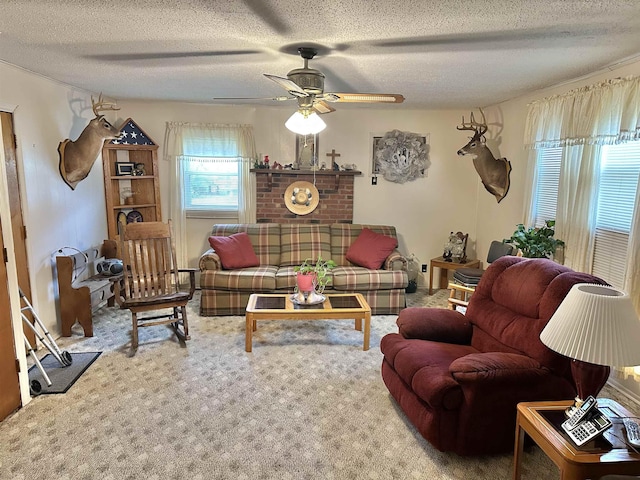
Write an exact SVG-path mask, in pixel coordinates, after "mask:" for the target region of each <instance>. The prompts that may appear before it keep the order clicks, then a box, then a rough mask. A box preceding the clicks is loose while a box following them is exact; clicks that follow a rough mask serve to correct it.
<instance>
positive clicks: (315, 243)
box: [276, 224, 331, 267]
mask: <svg viewBox="0 0 640 480" xmlns="http://www.w3.org/2000/svg"><path fill="white" fill-rule="evenodd" d="M280 252H281V253H280V263H279V264H276V265H281V266H285V267H286V266H290V265H300V264H301V263H302V262H304V261H305V260H306V259H307V258H311V259H313V260H314V261H315V260H317V259H318V257H319V256H320V257H322V258H323V259H325V260H330V259H331V226H330V225H310V224H282V225H281V226H280Z"/></svg>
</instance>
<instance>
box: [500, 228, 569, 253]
mask: <svg viewBox="0 0 640 480" xmlns="http://www.w3.org/2000/svg"><path fill="white" fill-rule="evenodd" d="M555 225H556V222H555V220H547V221H546V222H545V225H544V227H529V228H525V226H524V225H523V224H521V223H520V224H518V225H517V228H516V231H515V232H513V235H511V238H505V239H504V240H503V242H505V243H510V244H512V245H514V246H515V247H516V248H517V249H519V250H520V251H521V252H522V256H523V257H527V258H550V257H551V256H552V255H553V254H554V253H555V251H556V248H558V247H563V246H564V242H563V241H562V240H558V239H557V238H554V235H555V229H554V227H555Z"/></svg>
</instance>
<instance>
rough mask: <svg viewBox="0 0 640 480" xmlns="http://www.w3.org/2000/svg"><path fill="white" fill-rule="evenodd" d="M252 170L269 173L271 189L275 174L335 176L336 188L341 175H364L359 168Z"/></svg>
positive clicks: (261, 173) (268, 179) (257, 173)
mask: <svg viewBox="0 0 640 480" xmlns="http://www.w3.org/2000/svg"><path fill="white" fill-rule="evenodd" d="M251 171H252V172H254V173H255V174H256V175H268V177H267V186H268V188H269V190H271V188H272V186H273V175H281V176H291V177H298V176H301V175H305V176H306V175H316V176H333V177H335V189H336V190H338V187H339V186H340V177H343V176H345V177H355V176H357V175H362V172H361V171H359V170H316V171H313V170H292V169H280V168H252V169H251Z"/></svg>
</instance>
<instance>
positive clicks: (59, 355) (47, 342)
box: [20, 289, 73, 395]
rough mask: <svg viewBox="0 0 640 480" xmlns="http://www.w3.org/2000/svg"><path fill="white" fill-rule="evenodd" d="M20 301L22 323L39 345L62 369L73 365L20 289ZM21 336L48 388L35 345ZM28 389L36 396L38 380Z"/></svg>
mask: <svg viewBox="0 0 640 480" xmlns="http://www.w3.org/2000/svg"><path fill="white" fill-rule="evenodd" d="M20 300H21V301H22V302H24V304H25V306H24V307H22V306H21V307H20V315H21V316H22V321H23V323H24V324H25V325H28V326H29V328H30V329H31V330H32V331H33V333H34V334H35V336H36V338H37V339H38V340H39V341H40V343H42V344H43V345H44V346H45V347H46V348H47V350H49V352H51V355H53V356H54V357H55V359H56V360H57V361H58V362H59V363H60V365H62V366H63V367H67V366H69V365H71V364H72V363H73V358H72V357H71V354H70V353H69V352H67V351H66V350H64V351H62V350H60V348H59V347H58V345H57V344H56V342H55V340H54V339H53V337H52V336H51V334H50V333H49V331H48V330H47V327H45V325H44V323H42V320H40V317H38V314H37V313H36V311H35V310H34V309H33V307H32V306H31V304H30V303H29V300H28V299H27V297H26V295H25V294H24V293H23V292H22V289H20ZM27 310H28V311H29V312H30V313H31V315H32V316H33V319H34V321H35V324H32V323H31V322H30V321H29V318H27V316H26V315H25V314H24V312H25V311H27ZM38 329H39V330H41V331H42V333H40V331H39V330H38ZM23 336H24V345H25V347H26V349H27V354H28V355H31V356H32V357H33V361H34V362H35V364H36V366H37V367H38V370H40V373H41V374H42V377H43V378H44V380H45V382H47V386H49V387H50V386H51V380H50V379H49V376H48V375H47V372H45V370H44V367H43V366H42V364H41V363H40V360H39V359H38V356H37V355H36V352H35V349H36V348H37V345H31V343H29V339H28V338H27V336H26V335H24V334H23ZM45 337H46V338H45ZM29 387H30V390H31V394H32V395H38V394H39V393H40V392H41V391H42V385H40V382H39V381H38V380H32V381H31V382H30V383H29Z"/></svg>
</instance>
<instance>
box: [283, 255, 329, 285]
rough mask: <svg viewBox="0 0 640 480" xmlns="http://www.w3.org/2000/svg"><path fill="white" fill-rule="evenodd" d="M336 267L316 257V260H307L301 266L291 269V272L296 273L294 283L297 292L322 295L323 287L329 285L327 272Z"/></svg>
mask: <svg viewBox="0 0 640 480" xmlns="http://www.w3.org/2000/svg"><path fill="white" fill-rule="evenodd" d="M334 267H336V262H334V261H333V260H323V259H322V257H321V256H318V259H317V260H315V261H314V260H313V259H312V258H307V259H306V260H305V261H304V262H302V264H301V265H296V266H295V267H293V271H294V272H296V273H297V278H296V283H297V285H298V290H299V291H301V292H310V291H312V290H313V291H316V292H317V293H322V292H323V291H324V287H326V286H327V284H328V283H329V280H330V277H329V275H328V273H329V270H331V269H332V268H334Z"/></svg>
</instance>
